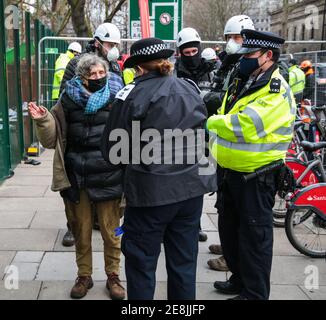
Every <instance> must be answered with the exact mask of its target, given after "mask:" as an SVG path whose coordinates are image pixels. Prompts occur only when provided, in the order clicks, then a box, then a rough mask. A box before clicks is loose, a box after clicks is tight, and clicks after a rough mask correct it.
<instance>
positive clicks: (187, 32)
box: [177, 28, 201, 48]
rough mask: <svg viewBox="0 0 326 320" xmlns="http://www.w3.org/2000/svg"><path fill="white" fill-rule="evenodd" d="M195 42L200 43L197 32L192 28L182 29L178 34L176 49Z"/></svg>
mask: <svg viewBox="0 0 326 320" xmlns="http://www.w3.org/2000/svg"><path fill="white" fill-rule="evenodd" d="M195 41H196V42H201V39H200V36H199V34H198V32H197V31H196V30H195V29H193V28H184V29H182V30H181V31H180V32H179V33H178V38H177V47H178V48H180V47H181V46H182V45H184V44H186V43H189V42H195Z"/></svg>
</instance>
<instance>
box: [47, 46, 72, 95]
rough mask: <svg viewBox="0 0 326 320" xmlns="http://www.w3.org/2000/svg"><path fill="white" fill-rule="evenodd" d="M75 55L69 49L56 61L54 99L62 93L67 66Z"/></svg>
mask: <svg viewBox="0 0 326 320" xmlns="http://www.w3.org/2000/svg"><path fill="white" fill-rule="evenodd" d="M74 57H75V55H74V54H73V53H72V52H70V51H69V50H68V51H67V52H66V53H62V54H60V56H59V58H58V59H57V61H56V62H55V71H54V78H53V88H52V100H57V99H59V94H60V85H61V81H62V78H63V75H64V74H65V70H66V67H67V65H68V63H69V61H70V60H71V59H73V58H74Z"/></svg>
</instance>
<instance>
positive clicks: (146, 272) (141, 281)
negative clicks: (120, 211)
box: [121, 196, 203, 300]
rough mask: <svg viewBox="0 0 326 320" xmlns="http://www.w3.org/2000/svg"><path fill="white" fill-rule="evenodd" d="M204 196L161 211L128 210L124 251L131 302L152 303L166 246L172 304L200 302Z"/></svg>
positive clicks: (156, 209)
mask: <svg viewBox="0 0 326 320" xmlns="http://www.w3.org/2000/svg"><path fill="white" fill-rule="evenodd" d="M202 208H203V196H200V197H197V198H193V199H190V200H187V201H183V202H178V203H175V204H171V205H166V206H160V207H143V208H135V207H128V206H127V207H126V210H125V217H124V224H123V226H122V228H123V231H124V234H123V237H122V244H121V249H122V252H123V254H124V255H125V269H126V276H127V292H128V299H130V300H152V299H153V297H154V292H155V284H156V278H155V272H156V267H157V261H158V258H159V255H160V251H161V243H162V242H163V244H164V249H165V259H166V269H167V274H168V285H167V286H168V288H167V289H168V290H167V291H168V299H169V300H194V299H195V298H196V270H197V255H198V228H199V222H200V216H201V213H202Z"/></svg>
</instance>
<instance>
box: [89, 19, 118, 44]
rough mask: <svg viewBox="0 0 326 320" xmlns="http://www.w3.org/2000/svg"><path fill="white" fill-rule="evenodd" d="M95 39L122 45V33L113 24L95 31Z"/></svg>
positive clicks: (103, 25)
mask: <svg viewBox="0 0 326 320" xmlns="http://www.w3.org/2000/svg"><path fill="white" fill-rule="evenodd" d="M94 38H99V39H100V40H101V41H103V42H112V43H118V44H120V40H121V36H120V31H119V29H118V28H117V26H116V25H114V24H113V23H103V24H101V25H100V26H99V27H98V28H97V29H96V31H95V34H94Z"/></svg>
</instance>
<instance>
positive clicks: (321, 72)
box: [293, 51, 326, 106]
mask: <svg viewBox="0 0 326 320" xmlns="http://www.w3.org/2000/svg"><path fill="white" fill-rule="evenodd" d="M293 57H294V59H296V60H297V62H298V64H299V65H300V64H301V62H302V61H305V60H309V61H311V62H312V65H313V69H314V82H313V83H312V84H311V85H310V86H309V85H308V86H307V85H306V88H307V92H308V94H309V96H311V99H310V100H311V102H312V105H317V106H323V105H326V51H311V52H297V53H294V54H293ZM310 93H311V94H310Z"/></svg>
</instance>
